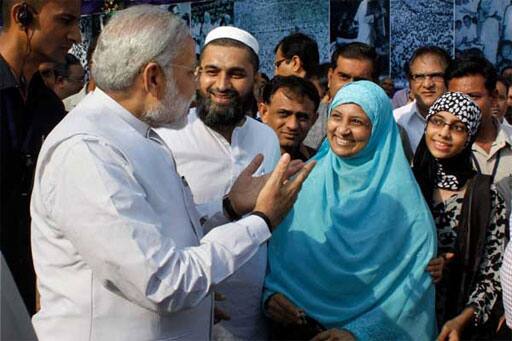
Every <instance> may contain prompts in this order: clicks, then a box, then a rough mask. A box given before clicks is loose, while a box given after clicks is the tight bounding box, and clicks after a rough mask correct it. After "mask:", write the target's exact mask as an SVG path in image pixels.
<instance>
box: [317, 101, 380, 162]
mask: <svg viewBox="0 0 512 341" xmlns="http://www.w3.org/2000/svg"><path fill="white" fill-rule="evenodd" d="M371 133H372V123H371V121H370V119H369V118H368V116H367V115H366V113H365V112H364V111H363V109H362V108H361V107H360V106H359V105H357V104H352V103H347V104H341V105H339V106H337V107H336V108H334V109H333V110H332V112H331V115H330V116H329V120H328V121H327V140H328V141H329V144H330V146H331V149H332V151H333V152H334V153H335V154H336V155H338V156H341V157H350V156H354V155H356V154H357V153H359V152H360V151H361V150H362V149H363V148H364V147H365V146H366V145H367V144H368V141H369V140H370V136H371Z"/></svg>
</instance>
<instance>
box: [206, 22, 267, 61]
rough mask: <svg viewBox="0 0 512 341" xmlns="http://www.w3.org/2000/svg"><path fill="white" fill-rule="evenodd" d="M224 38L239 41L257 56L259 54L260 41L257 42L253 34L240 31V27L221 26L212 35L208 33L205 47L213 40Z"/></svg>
mask: <svg viewBox="0 0 512 341" xmlns="http://www.w3.org/2000/svg"><path fill="white" fill-rule="evenodd" d="M222 38H228V39H233V40H236V41H239V42H241V43H242V44H244V45H247V46H248V47H250V48H251V50H253V51H254V52H255V53H256V55H258V52H259V50H260V46H259V44H258V41H257V40H256V38H254V36H253V35H252V34H250V33H249V32H247V31H244V30H242V29H239V28H238V27H233V26H220V27H217V28H214V29H213V30H211V31H210V33H208V35H207V36H206V39H205V40H204V46H206V44H208V43H209V42H211V41H213V40H216V39H222Z"/></svg>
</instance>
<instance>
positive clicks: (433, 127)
mask: <svg viewBox="0 0 512 341" xmlns="http://www.w3.org/2000/svg"><path fill="white" fill-rule="evenodd" d="M468 137H469V132H468V128H467V127H466V125H465V124H464V123H463V122H462V121H461V120H459V119H458V118H457V116H455V115H453V114H451V113H449V112H447V111H441V112H439V113H437V114H435V115H433V116H432V117H431V118H430V119H429V120H428V122H427V130H426V132H425V142H426V143H427V148H428V150H429V151H430V153H431V154H432V156H434V157H435V158H437V159H449V158H451V157H453V156H455V155H457V154H459V153H460V152H461V151H462V150H463V149H464V146H465V145H466V140H467V139H468Z"/></svg>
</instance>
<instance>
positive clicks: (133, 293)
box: [31, 5, 312, 341]
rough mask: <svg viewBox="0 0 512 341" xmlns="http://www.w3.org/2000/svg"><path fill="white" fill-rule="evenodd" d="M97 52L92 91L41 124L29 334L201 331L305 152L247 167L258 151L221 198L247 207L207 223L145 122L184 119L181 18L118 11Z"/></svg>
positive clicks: (185, 41) (202, 335) (280, 212)
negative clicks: (293, 160)
mask: <svg viewBox="0 0 512 341" xmlns="http://www.w3.org/2000/svg"><path fill="white" fill-rule="evenodd" d="M155 36H158V37H159V39H150V38H151V37H155ZM92 64H93V66H92V74H93V78H94V79H95V81H96V84H97V88H96V90H95V91H94V92H93V93H91V94H89V95H88V96H87V97H86V98H84V100H83V101H81V102H80V103H79V104H78V106H77V107H75V108H74V109H73V110H72V111H71V112H70V113H69V114H68V115H67V116H66V118H64V120H63V121H62V122H61V123H60V124H59V125H58V126H57V127H56V128H55V129H54V130H53V131H52V132H51V133H50V135H49V136H48V137H47V138H46V140H45V142H44V144H43V147H42V149H41V153H40V154H39V158H38V163H37V168H36V175H35V179H34V190H33V194H32V201H31V213H32V231H31V232H32V247H33V257H34V265H35V269H36V273H37V276H38V288H39V292H40V294H41V310H40V311H39V312H38V313H37V314H36V315H35V316H34V318H33V324H34V327H35V330H36V333H37V337H38V339H39V340H42V341H44V340H52V341H53V340H76V341H78V340H134V341H135V340H136V341H139V340H208V339H210V337H211V326H212V317H213V316H212V315H213V314H212V312H213V298H212V292H213V290H214V288H215V286H216V285H217V284H218V283H220V282H222V281H223V280H224V279H225V278H227V277H229V276H230V275H232V274H233V273H234V272H235V271H236V270H237V269H239V268H240V267H241V266H243V265H244V264H245V263H246V262H247V261H248V260H250V259H251V258H252V256H253V255H254V254H256V253H257V252H258V250H259V246H260V245H261V244H262V243H265V241H266V240H267V239H268V238H270V230H271V229H272V227H273V226H277V225H278V224H279V222H280V220H281V219H282V217H283V216H284V215H285V214H286V212H287V211H288V210H289V208H290V207H291V205H293V201H294V198H295V197H296V195H297V192H298V190H299V188H300V184H301V183H302V181H304V179H305V177H306V176H307V174H308V172H309V170H310V169H311V168H312V164H310V165H306V166H304V167H303V168H302V170H301V171H300V172H299V173H298V175H297V176H296V177H295V178H294V179H289V180H288V181H287V180H286V179H288V178H289V176H291V175H292V174H293V173H294V170H293V169H291V168H293V167H289V166H290V157H289V155H285V156H284V157H282V158H281V159H280V161H279V163H278V165H277V167H276V170H275V171H274V172H273V173H272V174H271V176H270V177H267V176H264V177H253V176H251V174H252V173H253V171H255V170H256V169H257V168H258V167H259V165H260V163H261V156H258V157H256V158H255V159H254V160H253V162H251V164H250V166H248V167H247V168H246V170H245V171H244V172H242V174H241V175H240V177H239V178H238V179H237V180H236V181H235V184H234V185H233V187H232V189H231V191H230V194H229V196H228V200H227V202H229V203H232V205H231V206H232V207H234V209H235V210H236V211H237V212H239V213H247V212H250V211H252V213H251V214H249V215H248V216H247V217H244V218H242V219H240V220H238V221H236V222H230V223H227V224H224V225H223V226H219V227H216V228H215V229H213V230H212V231H210V232H209V233H208V234H207V235H205V234H204V231H203V228H202V226H201V225H200V219H199V216H198V214H197V211H196V209H195V206H194V203H193V201H192V196H191V193H190V189H189V187H188V185H187V183H186V181H185V180H184V179H183V178H182V177H181V176H180V175H179V174H178V173H177V171H176V167H175V161H174V158H173V156H172V151H171V150H169V149H168V148H167V147H166V146H165V144H164V143H163V141H162V140H161V138H160V137H159V136H158V134H157V133H156V132H155V131H154V128H156V127H158V126H161V125H165V124H168V125H172V126H173V127H175V128H176V127H178V126H183V124H184V123H185V122H186V115H187V113H188V107H189V104H190V101H191V98H192V95H193V93H194V91H195V88H196V87H195V81H194V70H195V64H196V61H195V52H194V41H193V39H192V37H191V35H190V32H189V30H188V27H187V26H186V24H185V23H184V22H182V21H181V20H180V19H179V18H177V17H175V16H174V15H172V14H170V13H169V12H167V11H164V10H162V9H159V8H157V7H154V6H150V5H143V6H134V7H130V8H128V9H126V10H122V11H119V12H116V14H115V15H114V16H113V17H112V18H111V20H110V21H109V23H108V24H107V25H106V26H105V28H104V30H103V32H102V33H101V35H100V38H99V40H98V45H97V48H96V50H95V52H94V56H93V63H92ZM192 148H193V147H192ZM197 166H198V167H201V163H200V162H199V163H197ZM231 206H229V207H231ZM218 207H219V211H221V210H222V209H221V207H222V205H221V203H220V200H219V204H218ZM226 207H228V206H226ZM219 215H220V214H219Z"/></svg>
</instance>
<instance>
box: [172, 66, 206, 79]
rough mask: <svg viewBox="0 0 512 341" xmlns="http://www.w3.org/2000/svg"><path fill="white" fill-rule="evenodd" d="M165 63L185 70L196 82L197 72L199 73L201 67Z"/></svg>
mask: <svg viewBox="0 0 512 341" xmlns="http://www.w3.org/2000/svg"><path fill="white" fill-rule="evenodd" d="M167 65H170V66H174V67H177V68H182V69H184V70H187V71H188V74H189V75H190V76H192V77H193V79H194V81H195V82H197V81H198V80H199V74H200V73H201V67H199V66H197V65H194V66H189V65H183V64H174V63H169V64H167Z"/></svg>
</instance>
